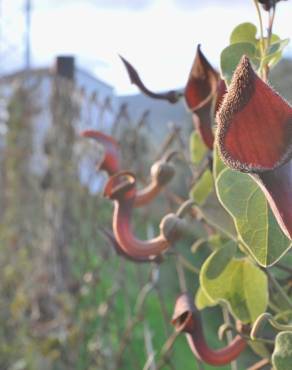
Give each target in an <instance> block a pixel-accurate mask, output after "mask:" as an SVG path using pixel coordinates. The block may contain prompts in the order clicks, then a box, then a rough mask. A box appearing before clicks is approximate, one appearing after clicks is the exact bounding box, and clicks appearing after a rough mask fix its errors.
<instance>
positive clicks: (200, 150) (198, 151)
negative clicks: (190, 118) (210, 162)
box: [189, 131, 208, 165]
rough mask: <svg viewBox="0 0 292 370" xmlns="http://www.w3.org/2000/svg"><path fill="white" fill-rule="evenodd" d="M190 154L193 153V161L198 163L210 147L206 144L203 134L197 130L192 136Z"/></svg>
mask: <svg viewBox="0 0 292 370" xmlns="http://www.w3.org/2000/svg"><path fill="white" fill-rule="evenodd" d="M189 146H190V154H191V161H192V162H193V163H194V164H196V165H198V164H200V163H201V161H202V160H203V159H204V157H205V155H206V153H207V151H208V148H207V147H206V145H205V144H204V142H203V140H202V138H201V136H200V135H199V133H198V132H197V131H193V132H192V133H191V136H190V144H189Z"/></svg>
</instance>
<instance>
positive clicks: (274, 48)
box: [263, 39, 289, 68]
mask: <svg viewBox="0 0 292 370" xmlns="http://www.w3.org/2000/svg"><path fill="white" fill-rule="evenodd" d="M288 44H289V39H285V40H280V41H277V42H274V43H272V44H271V45H270V46H269V48H268V50H267V55H266V56H265V58H264V59H263V63H264V64H268V65H269V67H270V68H271V67H273V66H275V65H276V64H277V63H278V62H279V61H280V59H281V57H282V52H283V50H284V48H285V47H286V46H287V45H288Z"/></svg>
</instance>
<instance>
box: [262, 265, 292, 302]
mask: <svg viewBox="0 0 292 370" xmlns="http://www.w3.org/2000/svg"><path fill="white" fill-rule="evenodd" d="M266 273H267V275H268V277H269V279H270V281H271V283H272V284H273V285H274V287H275V288H276V289H277V291H278V292H279V294H280V295H281V296H282V298H283V299H284V300H285V301H286V302H287V304H288V305H289V306H290V307H291V308H292V301H291V300H290V298H289V297H288V295H287V293H286V292H285V290H284V289H283V288H282V287H281V285H280V284H279V283H278V281H277V280H276V279H275V278H274V276H273V275H272V274H271V273H270V272H269V271H268V270H266Z"/></svg>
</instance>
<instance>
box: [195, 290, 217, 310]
mask: <svg viewBox="0 0 292 370" xmlns="http://www.w3.org/2000/svg"><path fill="white" fill-rule="evenodd" d="M195 305H196V307H197V309H198V310H203V309H204V308H206V307H211V306H215V305H216V302H214V301H212V300H211V299H210V298H209V297H208V296H207V295H206V294H205V293H204V291H203V289H202V288H201V287H199V289H198V290H197V293H196V296H195Z"/></svg>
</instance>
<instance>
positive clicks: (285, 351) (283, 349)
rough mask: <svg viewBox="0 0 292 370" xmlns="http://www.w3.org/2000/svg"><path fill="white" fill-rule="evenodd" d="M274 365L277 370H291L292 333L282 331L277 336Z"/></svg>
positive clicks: (273, 358) (273, 357)
mask: <svg viewBox="0 0 292 370" xmlns="http://www.w3.org/2000/svg"><path fill="white" fill-rule="evenodd" d="M272 363H273V366H274V367H275V369H276V370H290V369H291V364H292V332H290V331H282V332H281V333H279V334H278V335H277V336H276V340H275V349H274V353H273V356H272Z"/></svg>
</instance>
